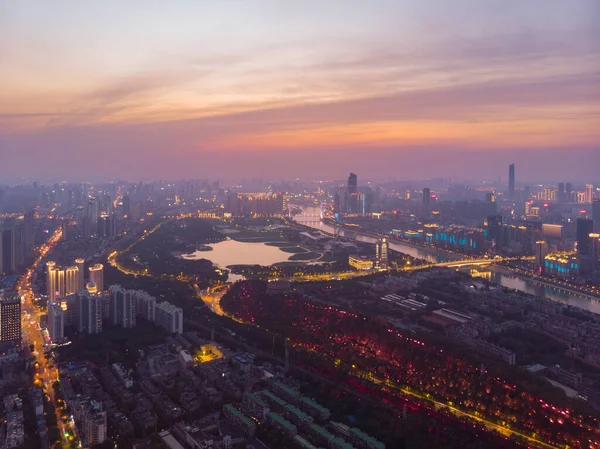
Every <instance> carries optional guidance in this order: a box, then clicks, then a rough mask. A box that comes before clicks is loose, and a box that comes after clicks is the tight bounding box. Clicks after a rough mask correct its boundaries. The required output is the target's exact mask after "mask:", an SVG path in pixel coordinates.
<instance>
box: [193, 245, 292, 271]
mask: <svg viewBox="0 0 600 449" xmlns="http://www.w3.org/2000/svg"><path fill="white" fill-rule="evenodd" d="M208 246H210V247H211V248H212V251H196V252H194V253H192V254H184V255H182V256H181V257H182V258H184V259H188V260H198V259H207V260H210V261H211V262H212V263H213V264H215V265H216V266H218V267H219V268H227V267H228V266H230V265H263V266H269V265H273V264H274V263H279V262H287V260H288V258H289V257H290V256H291V254H290V253H286V252H284V251H281V250H280V249H279V248H277V247H276V246H269V245H266V244H264V243H248V242H238V241H236V240H231V239H228V240H224V241H222V242H219V243H215V244H214V245H208Z"/></svg>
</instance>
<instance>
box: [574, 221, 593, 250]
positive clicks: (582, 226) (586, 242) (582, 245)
mask: <svg viewBox="0 0 600 449" xmlns="http://www.w3.org/2000/svg"><path fill="white" fill-rule="evenodd" d="M593 232H594V221H593V220H589V219H587V218H578V219H577V252H578V253H579V255H580V256H590V255H591V254H592V243H591V238H590V234H592V233H593Z"/></svg>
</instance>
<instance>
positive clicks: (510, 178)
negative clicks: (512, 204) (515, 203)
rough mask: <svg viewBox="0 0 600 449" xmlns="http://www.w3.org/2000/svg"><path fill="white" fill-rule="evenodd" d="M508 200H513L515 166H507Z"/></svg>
mask: <svg viewBox="0 0 600 449" xmlns="http://www.w3.org/2000/svg"><path fill="white" fill-rule="evenodd" d="M508 199H509V200H511V201H512V200H514V199H515V164H510V165H509V166H508Z"/></svg>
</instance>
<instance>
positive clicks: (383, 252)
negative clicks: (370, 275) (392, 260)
mask: <svg viewBox="0 0 600 449" xmlns="http://www.w3.org/2000/svg"><path fill="white" fill-rule="evenodd" d="M388 246H389V244H388V241H387V238H385V237H384V238H382V239H381V240H379V241H378V242H377V243H376V244H375V266H376V267H377V268H381V269H383V270H385V269H387V267H388V252H389V248H388Z"/></svg>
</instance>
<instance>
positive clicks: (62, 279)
mask: <svg viewBox="0 0 600 449" xmlns="http://www.w3.org/2000/svg"><path fill="white" fill-rule="evenodd" d="M46 288H47V293H48V301H49V302H51V303H54V302H57V301H58V300H59V299H61V298H64V297H65V296H67V295H66V292H67V283H66V275H65V269H64V268H62V267H57V266H56V263H55V262H52V261H48V262H46Z"/></svg>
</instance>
